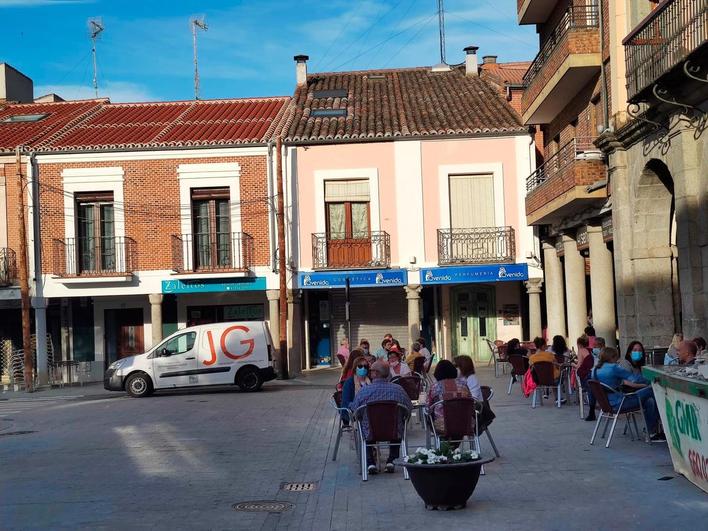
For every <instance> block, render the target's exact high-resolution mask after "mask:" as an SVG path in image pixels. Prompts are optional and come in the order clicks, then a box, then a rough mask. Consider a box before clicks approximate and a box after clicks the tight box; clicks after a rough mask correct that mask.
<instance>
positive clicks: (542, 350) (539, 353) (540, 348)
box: [529, 337, 560, 380]
mask: <svg viewBox="0 0 708 531" xmlns="http://www.w3.org/2000/svg"><path fill="white" fill-rule="evenodd" d="M533 344H534V345H536V353H535V354H531V355H530V356H529V365H531V366H533V364H534V363H538V362H539V361H549V362H551V363H553V378H555V379H556V380H557V379H558V378H559V377H560V368H559V367H558V366H557V364H556V355H555V354H554V353H553V352H550V351H549V350H548V348H547V345H546V341H545V340H544V339H543V338H542V337H537V338H536V339H534V340H533Z"/></svg>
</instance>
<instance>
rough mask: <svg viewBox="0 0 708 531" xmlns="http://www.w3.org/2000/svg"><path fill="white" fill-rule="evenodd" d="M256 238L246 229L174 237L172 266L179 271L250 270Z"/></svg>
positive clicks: (176, 235)
mask: <svg viewBox="0 0 708 531" xmlns="http://www.w3.org/2000/svg"><path fill="white" fill-rule="evenodd" d="M253 253H254V247H253V237H252V236H251V235H249V234H246V233H245V232H204V233H194V234H175V235H174V236H173V237H172V261H173V266H172V268H173V269H174V270H175V271H177V272H178V273H211V272H222V273H223V272H228V271H234V272H238V271H248V270H250V269H251V267H253Z"/></svg>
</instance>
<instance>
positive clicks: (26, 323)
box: [15, 146, 34, 393]
mask: <svg viewBox="0 0 708 531" xmlns="http://www.w3.org/2000/svg"><path fill="white" fill-rule="evenodd" d="M15 171H16V173H17V222H18V225H19V232H20V234H19V236H20V249H19V251H20V252H19V257H18V258H19V262H20V263H19V269H20V297H21V299H22V351H23V353H24V358H25V363H24V366H25V370H24V377H25V391H27V392H28V393H31V392H32V391H34V385H33V383H34V367H33V365H34V358H33V355H32V337H31V334H30V296H29V271H28V265H27V262H28V260H27V228H26V226H25V196H24V189H25V186H24V183H23V182H22V148H21V147H20V146H17V147H16V148H15Z"/></svg>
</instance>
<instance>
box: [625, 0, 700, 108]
mask: <svg viewBox="0 0 708 531" xmlns="http://www.w3.org/2000/svg"><path fill="white" fill-rule="evenodd" d="M707 40H708V2H705V1H699V0H664V1H663V2H662V3H660V4H659V5H658V7H657V8H656V9H654V10H653V11H652V12H651V13H650V14H649V16H647V17H646V18H645V19H644V20H643V21H642V22H641V23H640V24H639V25H638V26H637V27H636V28H635V29H634V30H633V31H632V32H631V33H630V34H629V35H627V37H626V38H625V39H624V41H622V44H624V53H625V63H626V69H627V98H628V100H629V101H630V102H632V103H637V102H640V101H645V100H648V99H650V96H651V87H652V86H653V85H654V84H655V83H657V82H661V84H662V85H664V87H665V88H667V87H670V89H671V90H670V92H671V93H672V94H673V95H674V96H681V101H686V103H689V104H692V103H695V101H691V99H690V98H691V96H692V95H696V93H698V94H697V95H698V96H700V94H701V90H696V89H698V88H699V87H701V85H705V82H701V81H698V80H696V81H695V82H694V81H693V80H692V78H691V76H690V75H686V74H685V73H684V70H683V65H684V64H685V63H686V62H687V61H689V62H691V60H692V59H694V58H695V61H693V62H694V63H699V62H700V61H699V60H698V59H699V55H703V58H702V61H703V63H704V64H703V65H701V66H703V67H704V68H705V66H706V65H705V52H700V51H699V48H703V49H705V46H706V41H707ZM687 70H688V69H687ZM689 71H690V70H689ZM696 75H700V74H696ZM684 96H687V97H688V99H686V98H684ZM702 97H703V98H705V88H703V96H702Z"/></svg>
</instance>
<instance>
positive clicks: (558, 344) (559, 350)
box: [549, 336, 570, 363]
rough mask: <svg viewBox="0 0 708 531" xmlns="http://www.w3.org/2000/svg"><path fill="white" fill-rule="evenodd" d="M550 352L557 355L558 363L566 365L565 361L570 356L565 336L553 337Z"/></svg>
mask: <svg viewBox="0 0 708 531" xmlns="http://www.w3.org/2000/svg"><path fill="white" fill-rule="evenodd" d="M549 350H550V351H551V352H553V354H555V355H556V362H557V363H565V359H566V358H567V357H568V356H570V350H569V349H568V344H567V343H566V342H565V338H564V337H563V336H553V344H552V345H551V348H550V349H549Z"/></svg>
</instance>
